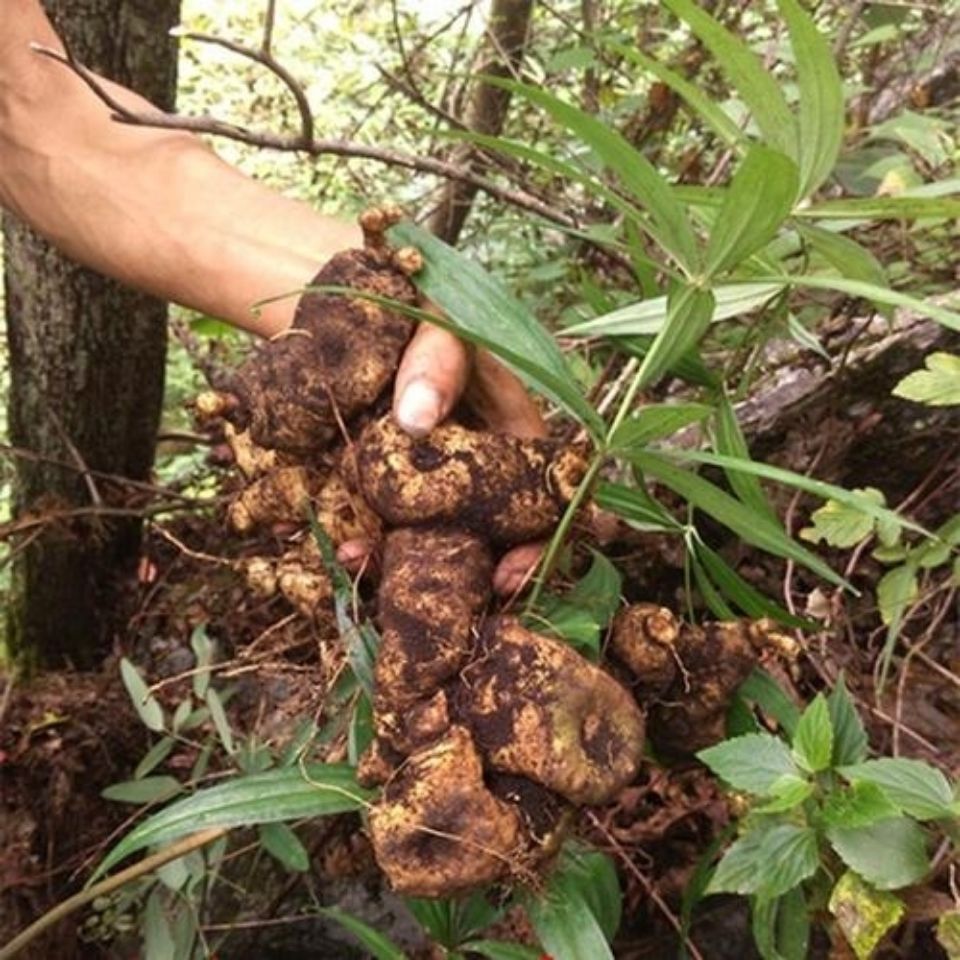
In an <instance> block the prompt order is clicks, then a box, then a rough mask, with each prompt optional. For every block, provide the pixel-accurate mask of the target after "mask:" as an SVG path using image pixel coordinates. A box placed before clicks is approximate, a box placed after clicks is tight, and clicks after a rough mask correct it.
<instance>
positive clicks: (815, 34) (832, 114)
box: [777, 0, 845, 197]
mask: <svg viewBox="0 0 960 960" xmlns="http://www.w3.org/2000/svg"><path fill="white" fill-rule="evenodd" d="M777 5H778V6H779V7H780V12H781V14H782V15H783V18H784V20H785V21H786V24H787V30H789V32H790V46H791V47H792V48H793V56H794V60H795V61H796V65H797V82H798V87H799V92H800V111H799V117H798V134H799V136H798V138H797V147H798V150H799V157H800V181H801V196H804V197H807V196H809V195H810V194H812V193H814V192H815V191H816V190H817V188H818V187H819V186H820V185H821V184H822V183H823V182H824V180H826V179H827V177H828V176H829V175H830V172H831V171H832V170H833V167H834V164H835V163H836V161H837V156H838V155H839V153H840V145H841V143H842V141H843V126H844V116H845V109H844V102H843V84H842V83H841V82H840V73H839V71H838V70H837V64H836V60H835V59H834V56H833V51H832V50H831V48H830V44H829V43H828V42H827V40H826V39H825V38H824V37H823V35H822V34H821V33H820V31H819V30H818V29H817V27H816V24H815V23H814V22H813V20H812V19H811V17H810V15H809V14H808V13H807V12H806V11H805V10H804V9H803V8H802V7H801V6H800V4H799V3H797V0H777Z"/></svg>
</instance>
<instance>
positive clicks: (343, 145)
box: [31, 43, 580, 229]
mask: <svg viewBox="0 0 960 960" xmlns="http://www.w3.org/2000/svg"><path fill="white" fill-rule="evenodd" d="M31 48H32V49H33V50H34V52H36V53H38V54H40V55H41V56H44V57H49V58H50V59H51V60H55V61H56V62H58V63H62V64H64V65H65V66H67V67H69V69H70V70H72V71H73V72H74V73H75V74H76V75H77V76H78V77H79V78H80V79H81V80H83V82H84V83H85V84H86V85H87V86H88V87H89V88H90V90H91V91H92V92H93V93H94V94H95V95H96V96H97V97H98V98H99V99H100V101H101V102H102V103H104V104H105V105H106V106H107V107H109V108H110V110H111V111H112V118H113V119H114V120H116V121H117V122H119V123H126V124H130V125H131V126H138V127H150V128H154V129H160V130H184V131H187V132H189V133H204V134H210V135H212V136H218V137H225V138H227V139H228V140H235V141H237V142H238V143H245V144H247V145H249V146H254V147H262V148H266V149H270V150H281V151H287V152H300V153H306V154H308V155H309V156H313V157H318V156H339V157H356V158H362V159H365V160H376V161H377V162H379V163H383V164H386V165H387V166H394V167H401V168H403V169H406V170H416V171H418V172H420V173H429V174H432V175H434V176H438V177H443V178H445V179H447V180H458V181H461V182H463V183H469V184H471V185H472V186H474V187H475V188H476V189H478V190H482V191H483V192H484V193H486V194H488V195H489V196H491V197H493V198H494V199H496V200H499V201H501V202H502V203H507V204H510V205H511V206H514V207H519V208H520V209H521V210H527V211H529V212H530V213H534V214H536V215H537V216H540V217H543V218H544V219H545V220H549V221H550V222H551V223H556V224H558V225H560V226H562V227H570V228H573V229H579V227H580V224H579V221H578V220H577V219H576V218H575V217H572V216H570V215H569V214H567V213H564V212H563V211H561V210H557V209H555V208H554V207H551V206H549V205H548V204H546V203H544V202H543V201H541V200H539V199H537V198H536V197H534V196H531V195H530V194H528V193H526V192H525V191H523V190H514V189H511V188H510V187H504V186H501V185H500V184H497V183H494V182H493V181H491V180H488V179H487V178H486V177H482V176H479V175H478V174H476V173H474V172H473V171H471V170H469V169H467V168H465V167H461V166H457V165H456V164H453V163H446V162H444V161H443V160H437V159H435V158H434V157H416V156H412V155H410V154H406V153H401V152H400V151H397V150H386V149H384V148H382V147H375V146H370V145H368V144H363V143H355V142H352V141H347V140H333V139H331V140H317V139H315V138H313V137H310V138H305V137H304V135H303V131H302V130H301V132H300V133H299V134H297V135H295V136H292V135H284V134H278V133H273V132H272V131H266V130H264V131H259V130H251V129H249V128H247V127H241V126H238V125H237V124H233V123H228V122H226V121H223V120H219V119H217V118H216V117H210V116H182V115H180V114H176V113H164V112H163V111H162V110H151V111H144V112H142V113H141V112H137V111H135V110H130V109H129V108H128V107H126V106H124V105H123V104H122V103H120V102H119V101H118V100H117V99H116V98H115V97H114V96H113V95H112V94H111V93H110V92H109V91H108V90H107V89H105V88H104V86H103V84H102V82H101V81H100V78H99V77H98V76H97V75H96V74H95V73H94V72H93V71H92V70H90V69H88V68H87V67H85V66H84V65H83V64H82V63H80V62H79V61H78V60H77V59H76V58H75V57H74V56H73V54H72V53H71V52H70V51H69V49H67V50H66V52H65V53H61V52H60V51H59V50H54V49H53V48H51V47H45V46H43V45H41V44H37V43H34V44H31Z"/></svg>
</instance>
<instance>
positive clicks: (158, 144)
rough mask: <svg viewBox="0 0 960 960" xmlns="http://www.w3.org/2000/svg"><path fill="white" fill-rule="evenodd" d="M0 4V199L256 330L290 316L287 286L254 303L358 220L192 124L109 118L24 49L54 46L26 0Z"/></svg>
mask: <svg viewBox="0 0 960 960" xmlns="http://www.w3.org/2000/svg"><path fill="white" fill-rule="evenodd" d="M0 13H9V15H7V16H0V19H2V20H4V21H5V26H4V35H3V37H2V39H0V204H2V205H3V206H5V207H7V208H8V209H10V210H12V211H13V212H14V213H15V214H17V215H18V216H20V217H21V218H23V219H24V220H26V221H27V222H29V223H30V224H31V225H33V226H34V227H35V228H36V229H37V230H39V231H40V232H41V233H43V234H45V235H46V236H47V237H48V238H49V239H50V240H51V241H53V242H54V243H55V244H56V245H57V246H58V247H59V248H60V249H62V250H63V251H64V252H66V253H67V254H68V255H70V256H72V257H74V258H75V259H77V260H79V261H81V262H83V263H85V264H87V265H88V266H91V267H93V268H94V269H97V270H100V271H101V272H103V273H106V274H108V275H110V276H114V277H116V278H117V279H119V280H122V281H124V282H126V283H129V284H131V285H132V286H136V287H139V288H141V289H145V290H149V291H150V292H152V293H155V294H157V295H158V296H161V297H164V298H165V299H169V300H173V301H176V302H178V303H182V304H185V305H187V306H191V307H194V308H196V309H199V310H202V311H204V312H206V313H209V314H211V315H214V316H219V317H222V318H224V319H226V320H229V321H230V322H232V323H235V324H238V325H240V326H244V327H246V328H247V329H250V330H253V331H255V332H257V333H261V334H265V335H270V334H272V333H275V332H277V331H279V330H282V329H284V328H285V327H286V326H288V325H289V323H290V320H291V318H292V313H293V309H294V306H295V302H296V298H295V297H291V298H287V299H286V300H282V301H279V302H277V303H275V304H272V305H269V306H266V307H264V308H263V310H262V311H261V312H260V314H259V316H258V315H255V314H254V313H253V311H252V306H253V304H255V303H256V302H257V301H259V300H263V299H265V298H268V297H273V296H277V295H280V294H284V293H290V292H291V291H295V290H297V289H299V288H300V287H302V286H303V285H304V284H306V283H307V282H309V280H310V278H311V277H312V276H313V275H314V273H315V272H316V270H317V268H318V266H319V264H320V263H322V262H323V261H324V260H325V259H327V258H328V257H329V256H330V255H332V254H333V253H335V252H336V251H337V250H341V249H343V248H344V247H347V246H351V245H354V244H356V243H357V242H358V241H359V236H358V231H357V229H356V228H355V227H353V226H352V225H349V224H346V223H343V222H341V221H339V220H335V219H332V218H328V217H323V216H321V215H319V214H317V213H315V212H314V211H313V210H312V209H311V208H310V207H309V206H308V205H306V204H303V203H300V202H297V201H294V200H290V199H287V198H284V197H282V196H281V195H279V194H277V193H275V192H274V191H272V190H269V189H267V188H266V187H263V186H262V185H260V184H258V183H257V182H256V181H253V180H251V179H249V178H248V177H246V176H244V175H243V174H241V173H239V172H238V171H236V170H234V169H233V168H232V167H230V166H228V165H227V164H225V163H223V162H222V161H221V160H219V159H218V158H217V157H216V155H215V154H214V153H213V152H212V151H211V150H209V149H208V148H207V147H206V146H205V145H204V144H203V143H202V142H201V141H200V140H198V139H197V138H195V137H193V136H191V135H189V134H184V133H179V132H172V131H162V130H151V129H147V128H142V127H131V126H126V125H123V124H119V123H116V122H115V121H112V120H111V119H110V117H109V112H108V110H107V108H106V107H104V105H103V104H102V103H101V102H100V101H99V100H98V98H97V97H96V96H95V95H94V94H93V93H92V92H91V91H89V90H88V89H87V88H86V86H85V85H84V84H83V83H82V82H81V81H80V80H79V79H78V78H76V77H75V76H73V75H72V74H71V73H70V72H69V71H68V70H67V69H65V68H64V67H63V66H62V65H60V64H57V63H54V62H52V61H50V60H48V59H46V58H43V57H41V56H39V55H38V54H36V53H35V52H33V51H31V50H30V48H29V43H30V42H31V41H33V42H38V43H41V44H44V45H46V46H52V47H58V46H59V42H58V40H57V38H56V36H55V35H54V33H53V31H52V29H51V28H50V26H49V23H48V22H47V21H46V18H45V17H44V16H43V13H42V11H41V10H40V7H39V4H38V3H37V2H36V0H0ZM8 25H11V26H9V27H8ZM111 92H112V93H113V94H114V95H116V96H118V97H123V98H124V99H125V101H126V102H129V103H131V105H132V106H133V107H134V108H135V109H138V110H146V109H149V104H147V103H146V102H145V101H142V100H140V98H138V97H135V95H133V94H131V93H130V92H129V91H126V90H122V89H121V88H119V87H111Z"/></svg>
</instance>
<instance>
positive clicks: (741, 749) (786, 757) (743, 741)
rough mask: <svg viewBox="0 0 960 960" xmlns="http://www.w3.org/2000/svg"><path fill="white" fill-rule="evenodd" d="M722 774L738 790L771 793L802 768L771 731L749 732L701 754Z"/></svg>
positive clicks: (717, 773) (701, 756) (706, 762)
mask: <svg viewBox="0 0 960 960" xmlns="http://www.w3.org/2000/svg"><path fill="white" fill-rule="evenodd" d="M697 758H698V759H699V760H700V761H701V762H702V763H705V764H706V765H707V766H708V767H709V768H710V769H711V770H712V771H713V772H714V773H715V774H716V775H717V776H718V777H721V778H722V779H723V780H725V781H726V782H727V783H728V784H729V785H730V786H731V787H733V788H734V789H735V790H745V791H746V792H747V793H753V794H756V795H757V796H760V797H766V796H771V795H772V793H771V791H772V788H773V785H774V784H775V783H776V782H777V781H778V780H780V778H781V777H784V776H786V775H793V776H796V775H797V773H798V771H797V768H796V765H795V764H794V762H793V758H792V757H791V756H790V750H789V749H788V748H787V745H786V744H785V743H784V742H783V741H782V740H780V739H779V738H778V737H774V736H771V735H770V734H769V733H748V734H745V735H744V736H742V737H735V738H734V739H733V740H724V741H723V742H722V743H718V744H716V745H715V746H712V747H707V749H706V750H701V751H700V752H699V753H698V754H697Z"/></svg>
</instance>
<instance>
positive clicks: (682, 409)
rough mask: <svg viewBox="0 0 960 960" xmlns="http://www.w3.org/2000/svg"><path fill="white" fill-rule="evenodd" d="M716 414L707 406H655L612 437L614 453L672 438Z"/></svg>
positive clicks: (643, 410) (688, 404)
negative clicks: (679, 431)
mask: <svg viewBox="0 0 960 960" xmlns="http://www.w3.org/2000/svg"><path fill="white" fill-rule="evenodd" d="M712 412H713V407H710V406H708V405H707V404H705V403H654V404H651V405H650V406H648V407H643V408H641V409H640V410H638V411H637V412H636V413H634V414H633V415H632V416H631V417H629V418H628V419H627V420H624V422H623V423H622V424H620V426H619V427H618V428H617V429H616V431H615V432H614V433H613V435H612V436H611V437H610V452H611V453H612V454H614V455H616V454H617V453H618V452H620V451H629V450H631V449H632V448H634V447H645V446H647V445H648V444H650V443H651V442H652V441H654V440H661V439H663V438H664V437H669V436H672V435H673V434H674V433H676V432H677V431H678V430H682V429H683V428H684V427H688V426H689V425H690V424H691V423H699V422H700V421H701V420H704V419H706V417H707V416H709V415H710V414H711V413H712Z"/></svg>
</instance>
